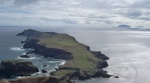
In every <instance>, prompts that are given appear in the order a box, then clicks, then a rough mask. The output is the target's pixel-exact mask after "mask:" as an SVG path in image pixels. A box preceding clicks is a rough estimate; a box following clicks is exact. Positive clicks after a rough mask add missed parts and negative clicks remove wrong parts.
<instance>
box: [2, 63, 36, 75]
mask: <svg viewBox="0 0 150 83" xmlns="http://www.w3.org/2000/svg"><path fill="white" fill-rule="evenodd" d="M38 71H39V70H38V68H37V67H36V66H34V65H33V64H32V63H31V62H27V61H22V60H5V61H2V62H1V66H0V76H1V77H10V76H30V75H31V74H33V73H36V72H38Z"/></svg>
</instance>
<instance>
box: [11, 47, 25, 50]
mask: <svg viewBox="0 0 150 83" xmlns="http://www.w3.org/2000/svg"><path fill="white" fill-rule="evenodd" d="M10 49H11V50H14V51H24V50H25V49H23V48H22V47H11V48H10Z"/></svg>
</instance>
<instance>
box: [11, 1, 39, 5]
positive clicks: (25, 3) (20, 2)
mask: <svg viewBox="0 0 150 83" xmlns="http://www.w3.org/2000/svg"><path fill="white" fill-rule="evenodd" d="M38 1H39V0H14V5H15V6H23V5H28V4H34V3H37V2H38Z"/></svg>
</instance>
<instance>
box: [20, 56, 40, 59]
mask: <svg viewBox="0 0 150 83" xmlns="http://www.w3.org/2000/svg"><path fill="white" fill-rule="evenodd" d="M18 59H28V60H34V59H40V58H37V57H30V58H22V57H20V56H19V57H18Z"/></svg>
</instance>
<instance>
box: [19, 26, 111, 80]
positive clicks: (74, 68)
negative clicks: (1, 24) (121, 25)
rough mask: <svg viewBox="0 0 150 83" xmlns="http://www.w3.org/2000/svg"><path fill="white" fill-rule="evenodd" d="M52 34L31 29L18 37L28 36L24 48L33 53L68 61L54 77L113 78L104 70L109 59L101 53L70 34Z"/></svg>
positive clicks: (54, 73)
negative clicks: (31, 50) (30, 49)
mask: <svg viewBox="0 0 150 83" xmlns="http://www.w3.org/2000/svg"><path fill="white" fill-rule="evenodd" d="M28 31H29V32H28ZM28 33H29V34H28ZM31 33H34V34H31ZM50 33H51V32H49V33H48V32H46V33H45V32H39V31H35V30H30V29H29V30H25V31H23V32H22V33H20V34H18V35H21V36H27V39H26V41H25V44H24V46H23V47H24V48H32V49H34V51H33V53H36V54H41V55H43V56H44V57H50V58H55V59H63V60H67V62H66V63H65V64H64V65H62V66H60V67H59V68H58V69H57V70H56V71H54V72H51V75H52V76H60V77H62V79H65V80H66V79H67V80H72V79H79V80H85V79H91V78H95V77H105V78H106V77H107V78H108V77H110V76H112V75H109V74H107V72H106V71H103V69H102V68H105V67H107V66H108V63H107V61H105V60H108V59H109V58H108V57H107V56H105V55H104V54H102V53H101V52H100V51H91V50H90V47H89V46H87V45H84V44H81V43H79V42H78V41H77V40H76V39H75V38H74V37H72V36H70V35H68V34H58V33H55V34H52V35H49V34H50ZM39 34H40V35H39Z"/></svg>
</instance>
